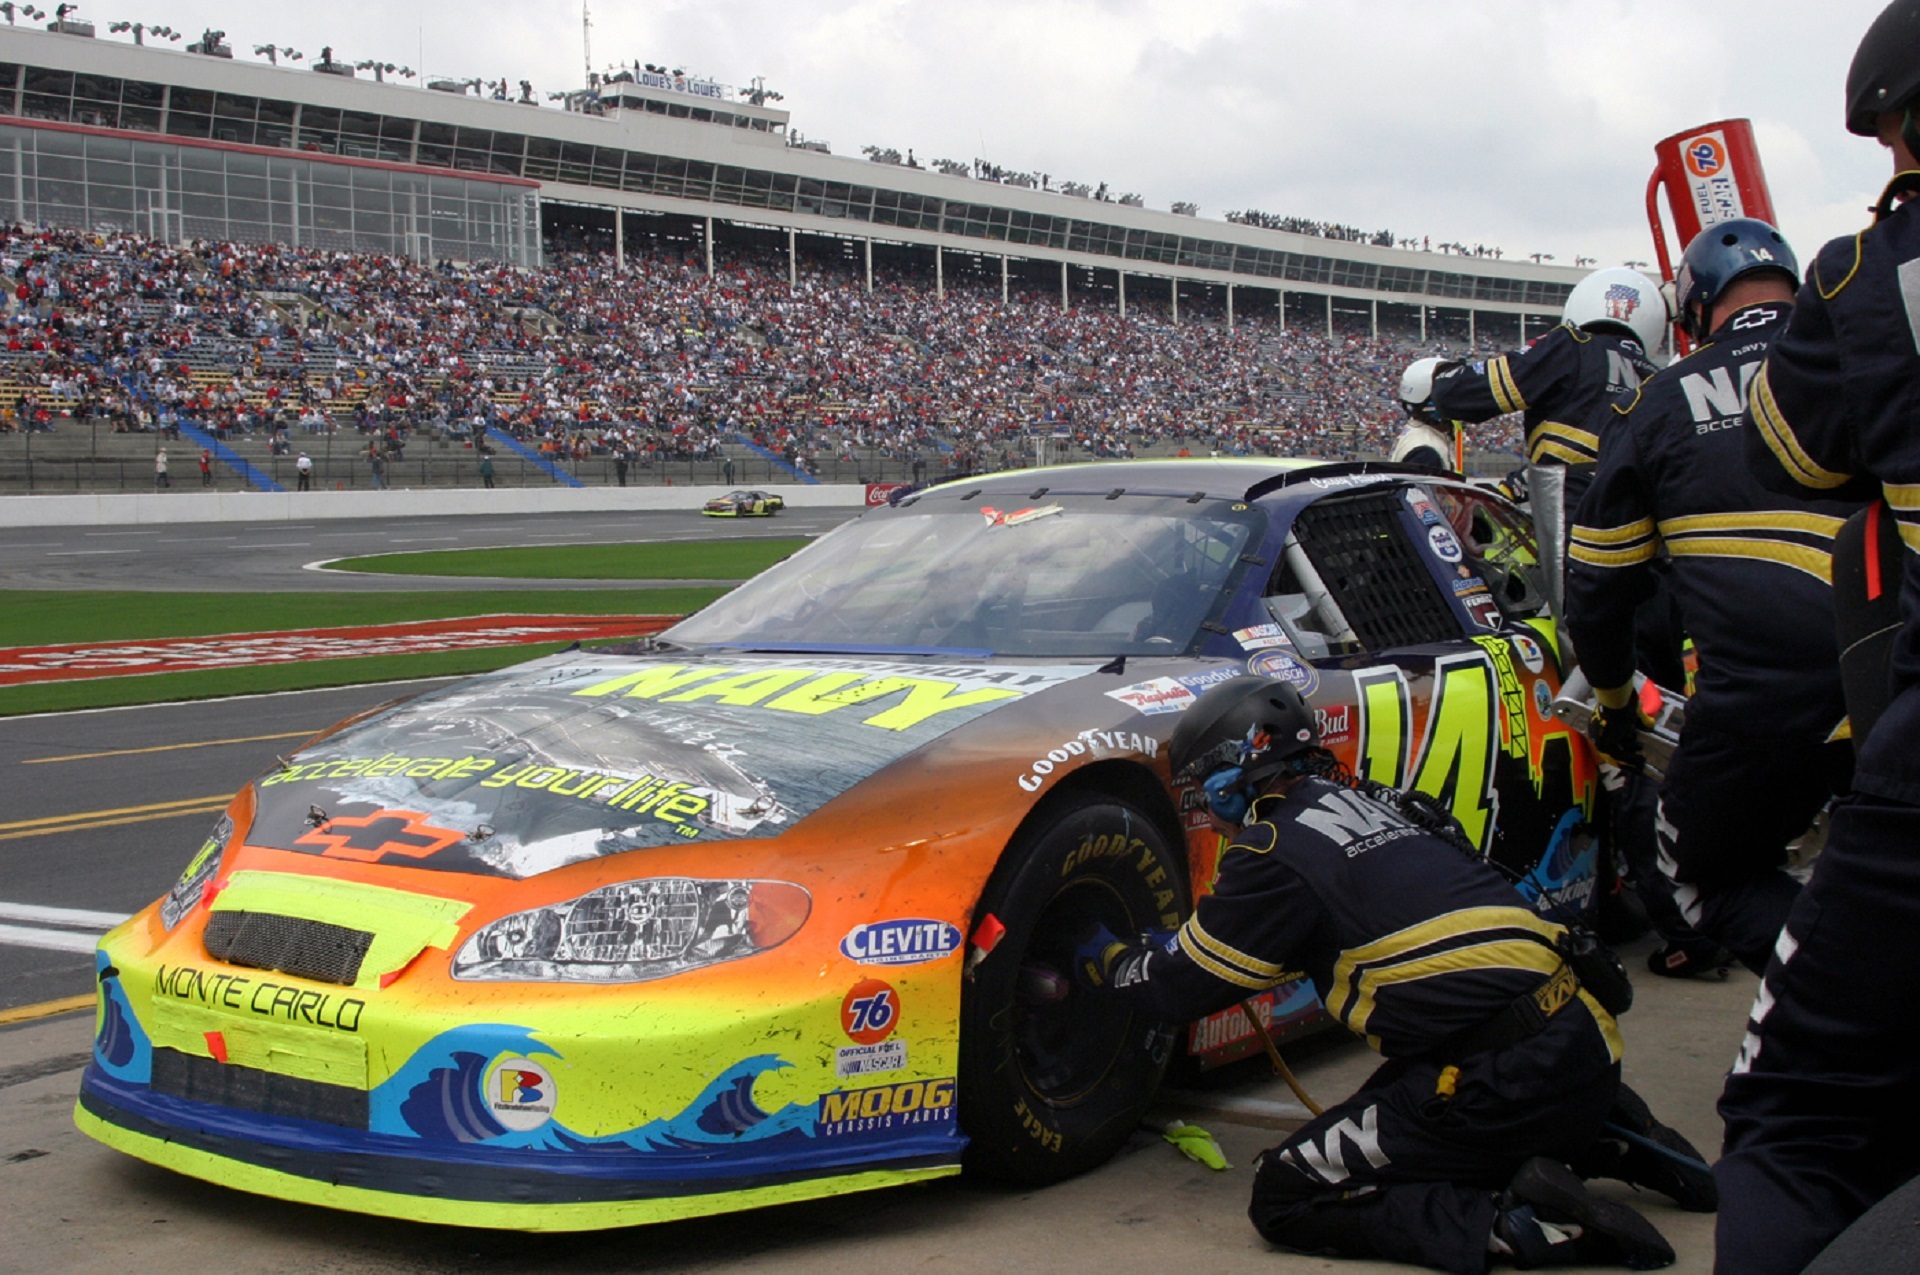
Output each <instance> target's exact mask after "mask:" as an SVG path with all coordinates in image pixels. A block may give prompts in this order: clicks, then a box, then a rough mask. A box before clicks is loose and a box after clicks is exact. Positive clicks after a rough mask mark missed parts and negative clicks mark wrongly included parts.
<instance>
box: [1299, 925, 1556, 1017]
mask: <svg viewBox="0 0 1920 1275" xmlns="http://www.w3.org/2000/svg"><path fill="white" fill-rule="evenodd" d="M1502 930H1526V931H1528V932H1530V933H1533V934H1537V935H1539V936H1540V937H1541V938H1543V939H1545V940H1546V942H1547V943H1548V944H1552V943H1553V941H1554V940H1555V939H1556V938H1558V937H1559V936H1560V927H1559V926H1557V925H1554V924H1553V923H1551V922H1549V921H1543V920H1541V919H1540V918H1539V917H1537V916H1535V915H1534V914H1533V913H1531V912H1529V911H1527V910H1526V909H1525V908H1512V907H1480V908H1461V909H1459V910H1458V911H1454V912H1443V913H1441V914H1440V915H1439V916H1436V917H1433V918H1431V919H1429V920H1425V921H1422V922H1420V923H1419V924H1418V925H1409V926H1408V927H1407V928H1406V929H1404V930H1396V931H1395V932H1394V933H1392V934H1387V935H1383V936H1382V937H1380V938H1377V939H1375V940H1374V941H1373V942H1371V943H1367V944H1363V945H1362V946H1360V947H1356V948H1353V949H1352V950H1351V951H1347V952H1342V953H1341V954H1340V959H1339V960H1338V961H1337V962H1335V963H1334V967H1333V982H1334V987H1333V990H1332V993H1331V994H1330V995H1329V996H1328V998H1327V1009H1328V1010H1329V1011H1330V1012H1331V1013H1332V1014H1333V1015H1334V1016H1335V1017H1342V1015H1341V1012H1340V1011H1341V1007H1342V1006H1343V1005H1345V1004H1346V1001H1347V997H1348V996H1349V995H1350V993H1351V988H1350V983H1351V980H1352V978H1353V975H1354V972H1355V971H1356V970H1358V969H1360V968H1361V967H1362V966H1366V965H1371V964H1373V963H1374V962H1376V961H1393V960H1400V959H1403V958H1405V957H1409V956H1412V955H1413V954H1414V953H1416V952H1418V951H1419V950H1420V949H1421V948H1423V947H1426V946H1428V945H1429V944H1432V943H1439V942H1443V941H1445V940H1447V939H1457V938H1470V937H1471V936H1473V935H1475V934H1493V933H1497V932H1499V931H1502Z"/></svg>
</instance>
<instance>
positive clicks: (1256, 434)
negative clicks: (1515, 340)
mask: <svg viewBox="0 0 1920 1275" xmlns="http://www.w3.org/2000/svg"><path fill="white" fill-rule="evenodd" d="M601 246H602V245H600V244H597V243H594V242H590V241H588V240H584V239H580V238H578V237H572V238H560V239H556V240H555V241H552V242H550V243H549V245H548V248H549V251H548V254H547V258H548V261H549V263H550V264H548V265H547V266H546V267H544V268H541V269H538V270H525V269H520V268H516V267H510V266H505V265H498V264H490V263H475V264H469V265H461V266H455V265H450V264H444V263H442V264H438V265H435V264H429V263H423V262H418V261H413V260H410V259H404V258H396V257H381V256H370V255H359V254H348V253H341V252H333V251H321V250H314V249H301V248H291V247H286V246H282V245H273V244H239V243H194V244H191V245H186V246H175V245H170V244H166V243H163V242H160V241H156V240H152V239H147V238H144V237H141V236H138V235H132V234H126V233H104V232H103V233H83V232H76V231H71V230H48V229H31V228H24V227H18V226H15V227H8V228H4V229H0V275H4V279H5V286H6V288H7V297H6V305H5V313H4V315H0V428H52V427H53V426H54V424H55V422H56V421H57V419H58V418H60V417H62V416H93V417H97V418H98V417H104V418H106V419H108V420H110V421H112V422H113V427H114V428H116V429H122V430H138V431H154V432H163V433H173V434H177V430H178V425H179V424H180V423H181V422H182V421H190V422H192V423H194V424H196V425H199V426H201V427H203V428H206V429H208V430H210V431H212V432H213V433H215V434H216V435H217V436H228V435H231V434H261V433H264V434H266V435H268V436H270V437H272V438H273V439H274V440H275V443H276V450H282V451H284V450H285V449H286V447H287V446H288V445H289V439H291V438H295V437H297V436H299V435H300V434H301V433H303V432H320V431H326V430H334V429H346V430H357V431H359V433H360V434H361V435H363V436H364V446H365V447H366V448H368V449H369V451H370V452H382V453H385V454H387V455H389V456H391V457H394V458H397V456H398V453H399V450H400V449H401V448H402V447H404V446H405V445H406V443H407V441H408V440H409V439H410V438H412V437H413V436H415V435H419V434H423V433H424V434H427V435H429V436H434V437H441V438H455V439H461V440H466V441H472V442H476V443H478V444H479V445H480V446H481V447H482V448H483V449H484V448H485V447H486V446H487V445H488V444H487V443H486V441H485V440H486V439H487V437H488V435H490V434H494V433H505V434H510V435H512V436H514V437H515V438H517V439H519V440H521V441H522V442H523V443H524V444H526V445H527V446H529V447H533V448H537V449H539V450H541V451H542V452H545V453H547V454H549V455H553V456H555V457H558V458H563V459H564V458H582V457H586V456H590V455H600V456H606V455H611V456H614V457H616V458H618V459H620V460H622V461H626V462H630V463H632V464H634V465H636V466H638V467H640V468H642V469H644V468H646V467H648V466H649V465H651V464H653V463H654V462H655V461H658V460H663V459H705V458H714V457H718V456H720V455H721V454H722V449H724V448H736V447H744V446H747V445H751V446H752V447H754V448H756V449H759V450H760V451H761V452H763V453H764V454H770V455H773V456H777V457H779V458H780V459H782V460H784V461H786V462H787V463H788V464H790V465H792V466H793V467H795V468H796V469H797V470H799V471H802V472H806V471H809V470H812V469H814V468H816V467H817V466H818V464H819V463H820V462H821V461H823V460H825V459H827V458H830V457H831V458H836V459H844V460H852V459H856V458H860V457H867V456H874V455H880V456H885V457H889V458H894V459H903V460H909V461H912V460H927V461H930V462H931V463H933V464H934V465H935V466H936V468H937V470H946V471H951V470H955V469H973V470H985V469H995V468H1004V467H1008V466H1016V465H1022V464H1029V463H1032V462H1033V460H1034V459H1035V457H1036V453H1037V452H1038V451H1040V450H1041V449H1042V448H1045V449H1048V450H1049V451H1050V452H1051V455H1052V458H1054V459H1058V458H1059V457H1060V456H1061V455H1062V449H1063V448H1064V449H1066V451H1068V452H1071V453H1078V454H1081V455H1093V456H1127V455H1132V454H1135V452H1136V451H1139V450H1142V449H1147V448H1153V449H1155V450H1156V451H1158V452H1160V453H1161V454H1164V453H1165V452H1167V451H1169V450H1186V451H1189V452H1191V453H1193V454H1202V455H1203V454H1208V453H1223V454H1289V455H1306V456H1319V457H1326V458H1334V459H1338V458H1349V457H1354V456H1359V455H1376V454H1384V453H1385V452H1386V451H1387V450H1388V449H1389V448H1390V447H1391V444H1392V440H1393V438H1394V436H1395V435H1396V434H1397V432H1398V430H1399V428H1400V425H1401V422H1402V412H1401V409H1400V406H1399V403H1398V400H1397V397H1396V393H1395V389H1396V386H1397V384H1398V379H1399V374H1400V370H1401V368H1402V367H1404V366H1405V364H1406V363H1407V362H1408V361H1409V359H1411V358H1412V357H1415V356H1417V355H1418V354H1419V353H1423V352H1425V351H1421V350H1417V349H1414V348H1412V347H1411V345H1410V344H1407V343H1403V342H1399V341H1394V340H1390V339H1376V338H1371V337H1367V336H1364V335H1342V336H1336V337H1334V338H1332V339H1329V337H1328V335H1327V333H1326V331H1325V329H1324V327H1321V328H1320V329H1319V330H1317V331H1306V330H1300V329H1298V328H1283V327H1282V326H1281V325H1280V324H1279V322H1278V321H1277V319H1275V318H1273V317H1271V316H1268V317H1250V316H1247V315H1244V314H1243V315H1241V316H1240V317H1239V320H1238V322H1237V323H1236V324H1235V326H1234V328H1233V330H1231V331H1229V330H1228V328H1227V326H1226V324H1225V322H1224V316H1223V315H1220V314H1216V313H1210V312H1208V310H1207V309H1206V306H1205V305H1204V304H1203V303H1190V302H1188V301H1187V300H1186V299H1185V298H1183V302H1182V307H1181V309H1182V311H1183V314H1182V316H1181V317H1182V321H1181V322H1178V323H1176V322H1173V321H1172V319H1171V317H1170V316H1168V315H1166V314H1165V313H1149V312H1148V311H1147V310H1145V309H1144V308H1143V307H1141V306H1138V305H1136V306H1134V307H1132V308H1131V310H1130V311H1129V312H1128V313H1127V314H1126V315H1124V316H1123V315H1122V314H1120V313H1119V311H1118V309H1117V308H1116V307H1115V305H1114V302H1113V299H1112V294H1110V293H1096V294H1092V295H1091V296H1087V297H1076V298H1075V304H1074V306H1073V308H1072V309H1069V310H1063V309H1062V308H1061V306H1060V303H1059V294H1058V292H1057V291H1049V290H1046V289H1039V290H1036V291H1033V292H1030V293H1027V292H1016V293H1015V294H1014V295H1012V296H1011V298H1010V299H1009V300H1008V301H1006V302H1004V303H1003V302H1002V300H1001V296H1000V291H999V288H998V287H997V286H995V287H992V288H991V289H986V288H978V289H976V288H970V287H969V286H967V285H965V284H960V285H958V286H956V285H955V284H954V282H953V281H952V280H949V281H948V287H947V288H946V291H945V295H944V296H941V295H939V293H938V291H937V290H936V289H935V288H934V287H933V286H932V281H931V280H930V279H922V278H919V277H916V276H913V275H911V274H909V273H900V272H895V273H893V274H890V275H888V274H881V273H876V275H875V276H874V289H873V291H872V292H868V291H867V290H866V289H865V287H864V286H863V283H862V281H861V280H859V279H857V278H855V277H854V276H853V275H852V274H851V273H849V272H848V271H847V269H846V267H845V266H844V264H843V263H840V262H834V261H817V262H807V261H803V262H802V263H801V267H800V270H799V274H798V281H797V284H795V285H793V286H790V285H789V280H788V271H787V263H786V260H785V258H784V256H783V255H780V256H774V255H762V254H758V253H756V252H755V251H754V250H752V249H750V248H745V247H742V248H739V249H738V250H729V251H727V252H725V253H723V254H722V257H721V259H720V260H719V261H717V263H716V266H717V268H716V271H715V273H714V274H713V275H712V276H711V277H709V276H708V275H707V273H706V270H705V265H704V260H703V259H702V260H695V259H694V257H693V256H692V255H691V254H687V253H685V252H684V251H683V250H680V249H678V248H674V247H668V248H665V249H662V250H659V251H653V252H646V251H643V252H640V253H630V254H629V255H628V256H627V259H626V261H625V264H624V265H616V264H615V261H614V258H613V256H612V254H611V253H609V252H605V251H600V250H598V248H599V247H601ZM996 283H997V281H996ZM9 387H11V388H12V389H13V390H14V391H15V393H14V394H11V395H9V394H7V393H6V390H7V388H9ZM1041 440H1045V441H1044V442H1043V441H1041ZM1476 441H1477V442H1478V443H1479V444H1480V445H1482V446H1486V447H1490V448H1500V447H1506V448H1509V449H1511V448H1512V446H1513V440H1512V438H1511V437H1510V432H1507V431H1496V432H1495V433H1493V434H1492V435H1489V434H1487V433H1485V432H1482V433H1481V434H1479V435H1478V436H1477V439H1476ZM623 468H624V467H623Z"/></svg>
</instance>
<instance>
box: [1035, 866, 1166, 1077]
mask: <svg viewBox="0 0 1920 1275" xmlns="http://www.w3.org/2000/svg"><path fill="white" fill-rule="evenodd" d="M1096 924H1098V925H1104V926H1106V927H1107V929H1108V930H1110V931H1112V932H1113V933H1115V934H1118V935H1123V936H1125V935H1131V934H1134V933H1137V932H1138V929H1139V923H1138V922H1137V921H1136V920H1135V919H1134V917H1133V913H1132V910H1131V909H1130V908H1129V907H1128V906H1127V901H1126V899H1125V898H1124V897H1123V896H1122V895H1121V894H1120V892H1119V891H1118V890H1117V889H1115V888H1114V886H1113V884H1112V883H1111V882H1109V881H1106V880H1103V879H1102V878H1099V877H1081V878H1078V879H1075V880H1072V881H1068V882H1066V883H1064V884H1063V885H1062V886H1061V887H1060V888H1059V889H1058V890H1056V891H1055V892H1054V895H1053V897H1052V898H1051V899H1049V900H1048V901H1047V906H1046V908H1045V909H1044V910H1043V911H1042V912H1041V914H1040V919H1039V921H1038V922H1037V923H1036V924H1035V925H1034V927H1033V937H1032V938H1031V939H1029V940H1028V943H1027V946H1026V949H1025V950H1024V951H1023V952H1022V953H1021V954H1020V964H1021V965H1022V966H1029V965H1039V966H1043V967H1045V968H1047V969H1049V970H1064V971H1068V977H1072V975H1071V971H1072V969H1073V956H1074V948H1075V946H1076V945H1077V943H1078V940H1079V938H1080V936H1081V935H1083V934H1086V933H1087V932H1088V931H1090V930H1092V929H1093V927H1094V926H1095V925H1096ZM1133 1019H1134V1016H1133V1014H1132V1013H1131V1012H1127V1011H1124V1010H1119V1009H1118V1007H1117V1006H1116V1004H1115V1002H1114V1001H1113V999H1112V998H1111V997H1106V996H1095V995H1091V994H1089V993H1088V992H1086V991H1085V990H1084V989H1078V988H1076V989H1075V990H1073V991H1070V992H1069V993H1068V994H1067V995H1066V996H1065V997H1062V998H1059V999H1046V998H1042V997H1037V996H1033V995H1030V994H1028V993H1027V992H1026V991H1025V990H1022V991H1021V992H1020V993H1019V994H1017V995H1016V996H1015V997H1014V1009H1013V1022H1012V1027H1013V1033H1012V1035H1013V1054H1014V1061H1015V1064H1016V1065H1017V1066H1018V1068H1019V1070H1020V1075H1021V1078H1022V1079H1023V1080H1024V1081H1025V1082H1026V1085H1027V1088H1028V1089H1030V1090H1031V1091H1032V1092H1033V1093H1034V1094H1036V1095H1037V1096H1039V1097H1040V1098H1042V1099H1044V1100H1045V1101H1046V1102H1048V1103H1050V1104H1052V1105H1054V1106H1056V1107H1070V1106H1073V1105H1074V1104H1075V1103H1078V1102H1080V1101H1081V1100H1083V1099H1084V1098H1085V1097H1086V1096H1087V1095H1088V1094H1089V1093H1090V1092H1092V1091H1093V1090H1094V1089H1096V1088H1098V1087H1099V1085H1100V1083H1101V1082H1102V1081H1103V1080H1105V1079H1106V1078H1107V1076H1108V1075H1109V1074H1110V1073H1111V1072H1112V1070H1113V1068H1114V1067H1115V1066H1116V1065H1117V1064H1118V1063H1119V1062H1120V1061H1121V1059H1122V1057H1123V1056H1124V1053H1125V1049H1126V1042H1127V1041H1128V1040H1129V1039H1130V1038H1131V1036H1132V1033H1133Z"/></svg>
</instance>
